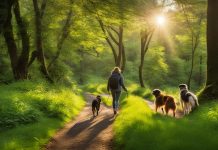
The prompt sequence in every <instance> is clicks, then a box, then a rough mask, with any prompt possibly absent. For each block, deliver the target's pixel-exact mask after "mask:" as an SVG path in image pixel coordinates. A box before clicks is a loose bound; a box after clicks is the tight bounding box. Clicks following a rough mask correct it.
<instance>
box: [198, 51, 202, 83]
mask: <svg viewBox="0 0 218 150" xmlns="http://www.w3.org/2000/svg"><path fill="white" fill-rule="evenodd" d="M202 60H203V57H202V54H201V55H200V58H199V82H198V84H199V86H201V84H202Z"/></svg>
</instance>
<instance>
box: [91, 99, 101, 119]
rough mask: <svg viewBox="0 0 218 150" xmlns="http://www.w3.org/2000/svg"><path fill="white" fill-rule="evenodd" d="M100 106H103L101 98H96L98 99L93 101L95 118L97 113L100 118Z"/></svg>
mask: <svg viewBox="0 0 218 150" xmlns="http://www.w3.org/2000/svg"><path fill="white" fill-rule="evenodd" d="M100 104H101V96H99V95H98V96H96V98H95V99H94V100H93V101H92V113H93V117H95V113H97V116H98V112H99V109H100Z"/></svg>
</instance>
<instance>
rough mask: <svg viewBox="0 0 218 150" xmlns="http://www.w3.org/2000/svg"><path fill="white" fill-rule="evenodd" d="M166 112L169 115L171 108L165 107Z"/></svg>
mask: <svg viewBox="0 0 218 150" xmlns="http://www.w3.org/2000/svg"><path fill="white" fill-rule="evenodd" d="M165 112H166V115H168V112H169V109H168V108H167V107H165Z"/></svg>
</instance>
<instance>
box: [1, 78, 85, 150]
mask: <svg viewBox="0 0 218 150" xmlns="http://www.w3.org/2000/svg"><path fill="white" fill-rule="evenodd" d="M74 93H77V94H74ZM74 93H73V92H72V89H71V88H65V87H57V86H55V85H53V86H51V85H49V84H46V83H45V82H38V83H33V82H30V81H25V82H16V83H13V84H10V85H1V86H0V94H1V97H0V131H1V132H0V149H1V150H4V149H5V150H6V149H7V150H8V149H31V150H34V149H36V150H38V149H40V147H41V146H42V145H44V144H45V143H46V142H47V141H48V140H49V138H50V137H51V136H52V135H53V134H54V133H55V131H56V130H57V129H58V128H60V127H61V126H63V125H64V123H66V122H67V121H69V120H71V119H72V118H73V117H75V116H76V115H77V114H78V113H79V111H80V110H81V108H82V107H83V106H84V103H85V102H84V100H83V98H82V96H81V94H80V92H79V91H74Z"/></svg>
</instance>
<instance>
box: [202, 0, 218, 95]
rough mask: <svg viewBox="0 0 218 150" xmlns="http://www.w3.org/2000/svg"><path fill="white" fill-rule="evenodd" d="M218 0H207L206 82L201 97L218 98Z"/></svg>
mask: <svg viewBox="0 0 218 150" xmlns="http://www.w3.org/2000/svg"><path fill="white" fill-rule="evenodd" d="M217 8H218V1H216V0H208V9H207V82H206V87H205V89H204V91H203V92H202V93H201V96H202V98H207V99H218V69H217V66H218V9H217Z"/></svg>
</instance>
